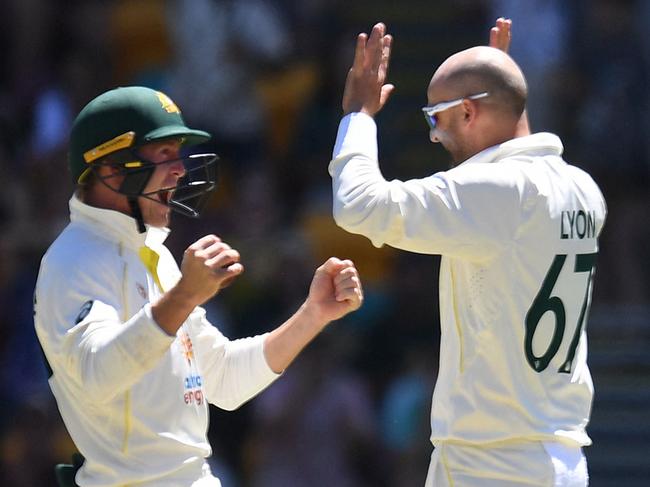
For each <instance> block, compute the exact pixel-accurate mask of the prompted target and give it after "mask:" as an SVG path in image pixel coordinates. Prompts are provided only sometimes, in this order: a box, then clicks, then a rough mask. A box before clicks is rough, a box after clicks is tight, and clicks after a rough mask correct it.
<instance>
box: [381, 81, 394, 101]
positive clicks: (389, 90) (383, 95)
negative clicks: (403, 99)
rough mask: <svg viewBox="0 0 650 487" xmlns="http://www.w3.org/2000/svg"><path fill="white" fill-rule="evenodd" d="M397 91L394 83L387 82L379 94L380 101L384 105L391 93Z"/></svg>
mask: <svg viewBox="0 0 650 487" xmlns="http://www.w3.org/2000/svg"><path fill="white" fill-rule="evenodd" d="M393 91H395V86H394V85H392V84H387V85H384V86H382V87H381V93H380V94H379V103H380V104H381V105H382V106H383V105H384V104H386V102H387V101H388V99H389V98H390V95H392V94H393Z"/></svg>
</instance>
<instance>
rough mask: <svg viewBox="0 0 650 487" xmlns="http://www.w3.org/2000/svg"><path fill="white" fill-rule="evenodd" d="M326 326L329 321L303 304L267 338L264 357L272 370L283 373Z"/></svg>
mask: <svg viewBox="0 0 650 487" xmlns="http://www.w3.org/2000/svg"><path fill="white" fill-rule="evenodd" d="M326 325H327V321H324V320H323V319H322V318H320V317H318V316H316V315H315V313H314V312H313V310H311V309H310V308H309V307H308V306H306V305H304V304H303V305H302V306H301V307H300V308H299V309H298V311H296V313H295V314H294V315H293V316H292V317H291V318H289V319H288V320H287V321H285V322H284V323H283V324H282V325H280V326H279V327H278V328H276V329H275V330H273V331H272V332H270V333H269V334H268V335H267V336H266V340H265V342H264V355H265V356H266V361H267V363H268V364H269V367H270V368H271V370H273V371H274V372H276V373H281V372H283V371H284V370H285V369H286V368H287V367H288V366H289V365H290V364H291V362H293V361H294V359H295V358H296V357H297V356H298V354H299V353H300V352H301V351H302V349H304V348H305V346H307V344H308V343H309V342H311V341H312V340H313V339H314V338H315V337H316V336H317V335H318V334H319V333H320V332H321V331H322V330H323V328H324V327H325V326H326Z"/></svg>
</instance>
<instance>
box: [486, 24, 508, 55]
mask: <svg viewBox="0 0 650 487" xmlns="http://www.w3.org/2000/svg"><path fill="white" fill-rule="evenodd" d="M511 39H512V20H510V19H506V18H503V17H499V18H498V19H497V20H496V22H495V24H494V27H492V28H491V29H490V47H494V48H496V49H500V50H501V51H503V52H506V53H507V52H508V50H509V49H510V41H511Z"/></svg>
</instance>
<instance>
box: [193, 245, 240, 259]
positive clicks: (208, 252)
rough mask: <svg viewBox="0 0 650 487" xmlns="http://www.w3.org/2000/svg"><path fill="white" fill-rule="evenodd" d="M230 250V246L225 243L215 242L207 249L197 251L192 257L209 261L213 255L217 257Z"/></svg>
mask: <svg viewBox="0 0 650 487" xmlns="http://www.w3.org/2000/svg"><path fill="white" fill-rule="evenodd" d="M231 248H232V247H230V245H228V244H227V243H226V242H215V243H213V244H212V245H210V246H209V247H206V248H204V249H201V250H197V251H196V252H195V254H194V255H196V256H197V257H200V258H202V259H211V258H212V257H214V256H215V255H218V254H220V253H221V252H224V251H226V250H230V249H231Z"/></svg>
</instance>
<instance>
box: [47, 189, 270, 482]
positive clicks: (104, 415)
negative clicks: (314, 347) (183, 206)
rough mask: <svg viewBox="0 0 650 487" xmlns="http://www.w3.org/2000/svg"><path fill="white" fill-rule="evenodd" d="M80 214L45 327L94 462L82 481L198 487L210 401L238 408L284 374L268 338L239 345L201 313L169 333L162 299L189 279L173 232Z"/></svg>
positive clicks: (77, 430)
mask: <svg viewBox="0 0 650 487" xmlns="http://www.w3.org/2000/svg"><path fill="white" fill-rule="evenodd" d="M70 212H71V223H70V224H69V225H68V226H67V227H66V229H65V230H64V231H63V232H62V233H61V235H60V236H59V237H58V238H57V240H56V241H55V242H54V243H53V244H52V246H51V247H50V248H49V249H48V251H47V253H46V254H45V256H44V257H43V260H42V263H41V268H40V272H39V277H38V281H37V285H36V292H35V315H34V320H35V326H36V332H37V335H38V338H39V341H40V342H41V345H42V347H43V350H44V354H45V357H46V360H47V362H48V363H49V366H50V367H51V370H52V375H51V377H50V379H49V383H50V386H51V388H52V392H53V393H54V396H55V397H56V400H57V404H58V407H59V410H60V412H61V416H62V418H63V421H64V423H65V425H66V427H67V429H68V431H69V432H70V435H71V437H72V439H73V441H74V442H75V445H76V446H77V448H78V449H79V450H80V452H81V453H82V454H83V455H84V456H85V458H86V460H85V463H84V465H83V467H82V468H81V470H80V471H79V472H78V474H77V483H78V484H79V485H81V486H116V485H130V484H132V483H138V485H152V486H153V485H155V486H172V485H174V486H177V485H191V484H192V483H193V482H194V481H196V480H198V479H199V478H202V477H204V476H205V475H206V469H207V465H206V464H205V458H206V457H208V456H209V455H210V453H211V450H210V445H209V443H208V441H207V437H206V433H207V427H208V407H207V403H208V402H209V403H212V404H215V405H217V406H219V407H221V408H224V409H235V408H237V407H238V406H239V405H241V404H242V403H244V402H245V401H247V400H249V399H250V398H252V397H253V396H254V395H256V394H257V393H259V392H260V391H261V390H263V389H264V388H265V387H267V386H268V385H269V384H270V383H272V382H273V381H274V380H275V379H276V378H277V377H278V374H275V373H274V372H273V371H272V370H271V369H270V368H269V366H268V364H267V362H266V359H265V357H264V351H263V342H264V338H265V335H260V336H256V337H253V338H246V339H240V340H233V341H230V340H228V339H227V338H226V337H225V336H223V335H222V334H221V333H220V332H219V330H218V329H217V328H215V327H214V326H212V325H211V324H210V323H209V322H208V321H207V319H206V317H205V311H204V310H203V309H202V308H200V307H197V308H196V309H195V310H194V311H193V312H192V313H191V315H190V316H189V318H188V319H187V320H186V321H185V323H183V325H182V326H181V328H180V329H179V330H178V332H177V334H176V336H169V335H167V334H166V333H165V332H164V331H163V330H162V329H161V328H160V327H159V326H158V325H157V324H156V323H155V321H154V320H153V318H152V315H151V304H150V303H152V302H154V301H155V300H156V299H157V298H158V297H159V296H160V294H161V293H162V292H163V291H164V290H166V289H169V288H170V287H171V286H173V285H174V284H175V283H176V281H177V280H178V279H179V278H180V271H179V269H178V266H177V264H176V262H175V260H174V258H173V257H172V255H171V254H170V252H169V251H168V249H167V248H166V247H165V246H164V244H163V242H164V240H165V238H166V236H167V234H168V231H167V230H166V229H158V228H148V230H147V232H146V233H145V234H139V233H138V232H137V229H136V224H135V221H134V220H133V219H132V218H130V217H129V216H127V215H124V214H121V213H118V212H115V211H110V210H103V209H98V208H94V207H91V206H88V205H86V204H84V203H82V202H81V201H79V200H78V199H77V198H76V197H73V198H72V199H71V200H70ZM208 475H209V474H208ZM140 482H141V483H140ZM215 484H218V481H217V480H216V479H215Z"/></svg>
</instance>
